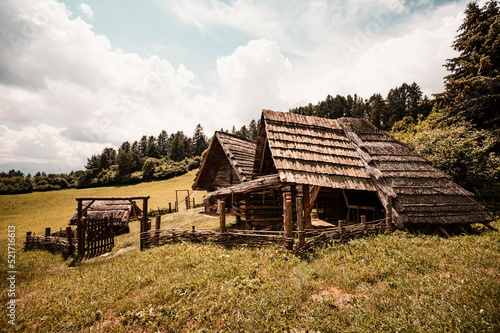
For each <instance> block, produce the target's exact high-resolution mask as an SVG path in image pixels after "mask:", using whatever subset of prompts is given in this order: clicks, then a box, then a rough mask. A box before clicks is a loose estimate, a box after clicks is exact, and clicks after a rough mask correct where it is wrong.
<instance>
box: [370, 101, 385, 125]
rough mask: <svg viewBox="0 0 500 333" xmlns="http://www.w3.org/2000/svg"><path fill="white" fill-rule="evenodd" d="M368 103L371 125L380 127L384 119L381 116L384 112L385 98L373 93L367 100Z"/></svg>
mask: <svg viewBox="0 0 500 333" xmlns="http://www.w3.org/2000/svg"><path fill="white" fill-rule="evenodd" d="M368 105H369V107H370V121H371V123H372V124H373V125H375V126H377V127H378V128H382V125H383V123H384V119H383V118H382V117H383V116H384V115H385V114H386V105H385V100H384V98H383V97H382V95H381V94H373V95H372V97H370V99H369V100H368Z"/></svg>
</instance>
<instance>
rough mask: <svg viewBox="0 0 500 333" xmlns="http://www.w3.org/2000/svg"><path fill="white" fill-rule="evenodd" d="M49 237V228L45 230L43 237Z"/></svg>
mask: <svg viewBox="0 0 500 333" xmlns="http://www.w3.org/2000/svg"><path fill="white" fill-rule="evenodd" d="M48 236H50V228H45V237H48Z"/></svg>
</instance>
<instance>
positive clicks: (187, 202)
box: [184, 197, 190, 209]
mask: <svg viewBox="0 0 500 333" xmlns="http://www.w3.org/2000/svg"><path fill="white" fill-rule="evenodd" d="M184 201H185V202H186V209H189V208H190V207H189V206H190V205H189V197H186V199H184Z"/></svg>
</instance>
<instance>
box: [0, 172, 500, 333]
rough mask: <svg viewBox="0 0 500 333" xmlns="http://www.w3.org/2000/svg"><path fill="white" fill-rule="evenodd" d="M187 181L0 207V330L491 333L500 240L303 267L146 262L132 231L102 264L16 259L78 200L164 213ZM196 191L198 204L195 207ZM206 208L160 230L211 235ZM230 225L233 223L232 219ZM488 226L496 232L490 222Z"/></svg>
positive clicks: (404, 243)
mask: <svg viewBox="0 0 500 333" xmlns="http://www.w3.org/2000/svg"><path fill="white" fill-rule="evenodd" d="M193 178H194V172H191V173H189V174H187V175H185V176H182V177H179V178H177V179H175V180H169V181H161V182H152V183H145V184H139V185H134V186H124V187H109V188H96V189H85V190H65V191H58V192H47V193H31V194H27V195H17V196H0V217H1V228H2V230H3V231H2V233H1V237H0V240H1V241H0V246H2V252H1V253H2V258H1V259H0V264H1V265H2V272H1V283H0V285H1V288H2V289H1V293H0V297H1V301H2V304H3V306H2V308H1V310H0V316H1V319H0V330H2V331H9V332H80V331H84V332H141V331H143V332H499V331H500V233H499V232H494V231H490V230H486V229H485V228H483V227H477V232H476V233H475V234H473V235H458V236H453V237H451V238H450V239H444V238H441V237H439V236H437V235H410V234H406V233H403V232H394V233H389V234H378V235H372V236H369V237H365V238H359V239H356V240H352V241H350V242H348V243H334V244H332V245H330V246H327V247H324V248H322V249H318V250H317V251H316V252H315V253H312V254H310V255H308V256H306V257H302V258H299V257H296V256H294V255H293V254H291V253H289V252H287V251H286V250H282V249H277V248H274V247H265V248H254V249H251V248H244V247H237V248H232V249H226V248H223V247H219V246H215V245H209V244H188V243H186V244H175V245H166V246H162V247H159V248H156V249H152V250H148V251H144V252H140V251H139V250H138V249H137V248H138V244H139V242H138V237H139V236H138V228H139V226H138V223H137V222H132V223H131V233H130V234H126V235H122V236H118V237H116V247H115V249H113V251H112V252H111V254H110V255H108V256H103V257H99V258H94V259H91V260H85V261H83V262H82V263H81V264H79V265H77V266H76V267H68V266H69V263H70V260H69V259H68V260H64V259H63V258H62V257H61V256H60V255H55V254H49V253H46V252H41V251H32V252H23V251H20V248H21V247H22V241H23V237H24V234H25V232H26V231H28V230H31V231H35V232H37V233H42V232H43V230H44V228H45V227H46V226H50V227H52V228H54V229H58V228H60V227H64V226H65V225H66V223H67V221H68V219H69V217H70V216H71V214H72V213H73V211H74V209H75V207H76V201H75V200H74V199H75V197H77V196H132V195H134V196H135V195H150V196H151V203H150V207H152V208H154V207H156V206H166V205H168V202H169V201H171V202H173V201H174V200H175V199H174V197H175V192H174V190H175V189H185V188H189V187H190V185H191V182H192V180H193ZM201 198H202V193H198V194H197V197H196V199H197V201H198V202H201ZM200 213H201V209H195V210H190V211H182V212H180V213H177V214H170V215H168V216H165V217H164V218H163V220H162V225H163V226H168V227H190V226H191V225H196V226H197V227H200V228H201V227H215V226H216V225H217V223H218V220H217V219H214V218H209V217H205V216H203V215H202V214H200ZM230 222H231V221H230ZM9 225H15V226H16V232H17V235H18V237H17V245H18V251H17V257H16V270H17V271H18V273H17V276H16V277H17V279H16V321H15V322H16V325H15V326H11V325H10V324H8V323H7V320H8V319H9V318H8V317H7V304H8V302H9V301H10V299H11V298H10V297H9V296H8V287H9V286H8V284H7V282H6V281H7V274H6V271H7V270H6V269H4V267H7V263H6V261H7V259H6V251H4V249H6V246H7V226H9ZM493 226H495V227H496V228H500V223H499V222H498V221H497V222H495V223H493Z"/></svg>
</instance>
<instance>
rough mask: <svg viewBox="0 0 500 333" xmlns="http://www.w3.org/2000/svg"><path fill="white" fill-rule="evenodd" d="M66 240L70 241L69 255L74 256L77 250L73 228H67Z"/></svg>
mask: <svg viewBox="0 0 500 333" xmlns="http://www.w3.org/2000/svg"><path fill="white" fill-rule="evenodd" d="M66 240H67V241H68V254H69V255H72V254H73V252H75V249H74V248H73V231H72V230H71V227H66Z"/></svg>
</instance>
